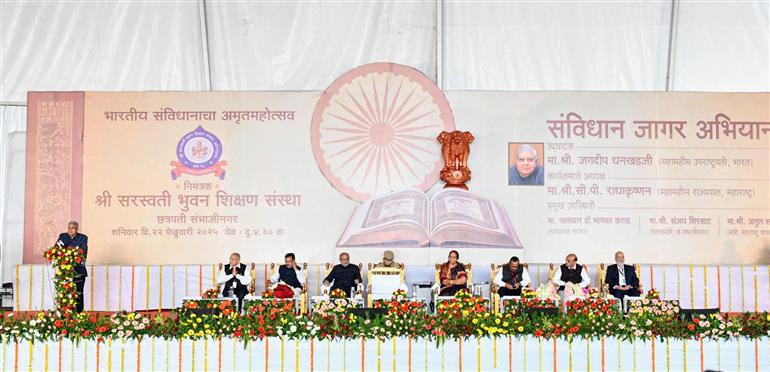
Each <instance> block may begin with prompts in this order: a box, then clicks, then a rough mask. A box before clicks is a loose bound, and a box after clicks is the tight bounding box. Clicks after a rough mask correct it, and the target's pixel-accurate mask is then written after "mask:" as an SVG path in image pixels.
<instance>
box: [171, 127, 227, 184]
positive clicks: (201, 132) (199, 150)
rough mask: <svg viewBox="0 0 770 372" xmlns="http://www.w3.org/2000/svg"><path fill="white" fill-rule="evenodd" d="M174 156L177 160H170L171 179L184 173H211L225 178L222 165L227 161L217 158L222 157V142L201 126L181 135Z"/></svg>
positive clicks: (221, 178)
mask: <svg viewBox="0 0 770 372" xmlns="http://www.w3.org/2000/svg"><path fill="white" fill-rule="evenodd" d="M176 157H177V159H178V161H172V162H171V166H173V167H174V168H173V169H171V179H172V180H176V179H177V178H179V177H180V176H181V175H182V174H185V173H186V174H190V175H193V176H202V175H206V174H209V173H213V174H214V176H216V177H219V179H220V180H223V179H225V169H224V166H225V165H227V162H226V161H220V160H219V159H220V158H221V157H222V142H221V141H220V140H219V138H217V136H215V135H214V133H211V132H208V131H206V130H205V129H203V127H202V126H198V127H197V128H195V130H193V131H192V132H190V133H187V134H185V135H184V136H182V138H181V139H180V140H179V143H177V145H176Z"/></svg>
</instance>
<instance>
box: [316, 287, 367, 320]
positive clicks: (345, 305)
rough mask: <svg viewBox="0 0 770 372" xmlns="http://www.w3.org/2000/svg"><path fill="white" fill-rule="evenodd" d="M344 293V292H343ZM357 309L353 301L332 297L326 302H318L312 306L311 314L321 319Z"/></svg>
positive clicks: (356, 304)
mask: <svg viewBox="0 0 770 372" xmlns="http://www.w3.org/2000/svg"><path fill="white" fill-rule="evenodd" d="M343 293H344V292H343ZM355 307H358V303H357V302H356V300H354V299H350V298H346V297H336V298H335V297H332V298H330V299H329V300H328V301H318V302H316V303H315V304H313V313H315V314H318V315H320V316H322V317H324V316H328V315H337V314H344V313H347V311H348V309H352V308H355Z"/></svg>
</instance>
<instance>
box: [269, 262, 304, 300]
mask: <svg viewBox="0 0 770 372" xmlns="http://www.w3.org/2000/svg"><path fill="white" fill-rule="evenodd" d="M283 259H284V264H283V265H281V266H278V270H276V271H275V272H274V273H273V275H272V276H271V277H270V284H278V283H281V282H282V283H284V284H286V285H288V286H290V287H292V288H294V293H297V291H298V290H301V289H302V283H304V282H305V275H303V274H302V269H301V268H300V267H299V266H298V265H297V261H296V260H295V256H294V253H287V254H286V255H285V256H284V257H283Z"/></svg>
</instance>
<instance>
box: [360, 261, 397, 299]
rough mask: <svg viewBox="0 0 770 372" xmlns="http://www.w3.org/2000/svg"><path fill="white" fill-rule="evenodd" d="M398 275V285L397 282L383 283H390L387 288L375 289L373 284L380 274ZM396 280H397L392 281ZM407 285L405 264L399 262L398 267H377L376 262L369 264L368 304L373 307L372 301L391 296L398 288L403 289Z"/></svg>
mask: <svg viewBox="0 0 770 372" xmlns="http://www.w3.org/2000/svg"><path fill="white" fill-rule="evenodd" d="M395 275H398V277H399V280H398V283H397V285H395V286H393V285H392V284H395V283H383V285H387V284H390V286H388V287H387V288H382V289H379V288H377V289H374V288H373V286H374V285H375V282H376V281H377V278H376V277H378V276H384V277H388V278H389V277H393V276H395ZM392 282H395V281H392ZM404 286H405V270H404V264H401V263H399V264H397V267H377V266H376V264H371V263H370V264H367V274H366V306H367V307H372V302H373V301H374V300H375V298H374V297H377V298H376V299H382V298H390V296H391V295H392V294H393V292H395V291H396V290H398V289H402V288H403V287H404Z"/></svg>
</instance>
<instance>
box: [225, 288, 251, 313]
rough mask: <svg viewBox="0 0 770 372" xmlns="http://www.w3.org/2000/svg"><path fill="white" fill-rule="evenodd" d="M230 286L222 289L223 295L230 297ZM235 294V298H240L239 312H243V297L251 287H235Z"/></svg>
mask: <svg viewBox="0 0 770 372" xmlns="http://www.w3.org/2000/svg"><path fill="white" fill-rule="evenodd" d="M228 291H229V288H225V289H224V290H223V291H222V297H228V293H227V292H228ZM233 292H235V293H233V294H234V295H235V298H237V299H238V312H241V309H242V308H243V298H244V297H246V295H248V294H249V289H248V288H247V287H246V286H243V285H239V286H238V287H237V288H235V291H233Z"/></svg>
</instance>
